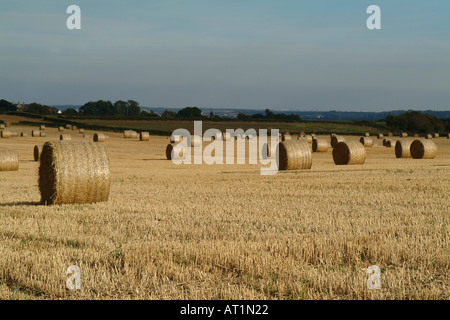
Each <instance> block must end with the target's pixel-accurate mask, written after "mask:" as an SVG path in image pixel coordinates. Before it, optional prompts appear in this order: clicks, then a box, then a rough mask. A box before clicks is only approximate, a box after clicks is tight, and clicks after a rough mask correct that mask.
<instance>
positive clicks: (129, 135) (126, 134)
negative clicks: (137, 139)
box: [123, 130, 131, 139]
mask: <svg viewBox="0 0 450 320" xmlns="http://www.w3.org/2000/svg"><path fill="white" fill-rule="evenodd" d="M123 137H124V138H125V139H130V138H131V130H124V132H123Z"/></svg>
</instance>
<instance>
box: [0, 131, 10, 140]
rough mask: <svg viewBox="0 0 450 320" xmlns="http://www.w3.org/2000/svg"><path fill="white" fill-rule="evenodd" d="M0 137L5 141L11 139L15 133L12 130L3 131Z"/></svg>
mask: <svg viewBox="0 0 450 320" xmlns="http://www.w3.org/2000/svg"><path fill="white" fill-rule="evenodd" d="M0 135H1V137H2V138H3V139H7V138H11V137H12V136H13V133H12V131H11V130H2V131H1V132H0Z"/></svg>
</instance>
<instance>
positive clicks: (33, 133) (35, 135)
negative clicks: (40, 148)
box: [31, 130, 41, 137]
mask: <svg viewBox="0 0 450 320" xmlns="http://www.w3.org/2000/svg"><path fill="white" fill-rule="evenodd" d="M31 136H32V137H40V136H41V132H40V131H39V130H31Z"/></svg>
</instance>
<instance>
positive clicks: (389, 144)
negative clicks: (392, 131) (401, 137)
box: [384, 139, 397, 148]
mask: <svg viewBox="0 0 450 320" xmlns="http://www.w3.org/2000/svg"><path fill="white" fill-rule="evenodd" d="M396 142H397V140H394V139H387V140H386V144H385V145H384V146H385V147H386V148H392V146H395V143H396Z"/></svg>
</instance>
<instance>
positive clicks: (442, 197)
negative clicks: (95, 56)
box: [0, 123, 450, 299]
mask: <svg viewBox="0 0 450 320" xmlns="http://www.w3.org/2000/svg"><path fill="white" fill-rule="evenodd" d="M225 124H226V123H225ZM243 124H244V123H243ZM250 125H251V124H250ZM274 127H275V125H274ZM13 129H14V130H16V131H18V132H21V131H25V132H30V131H31V129H32V128H31V127H17V126H13ZM130 129H133V127H130ZM188 129H189V128H188ZM46 131H47V137H38V138H32V137H30V136H28V137H17V138H10V139H0V148H4V149H14V150H17V152H18V154H19V159H20V168H19V171H15V172H0V190H1V192H0V197H1V198H0V221H1V223H0V299H449V285H450V283H449V275H448V270H449V267H450V266H449V263H450V253H449V226H450V224H449V223H450V215H449V202H448V200H449V198H448V195H449V186H450V184H449V177H450V140H448V139H446V138H439V139H433V141H434V142H435V143H436V144H437V146H438V148H439V150H438V155H437V157H436V158H435V159H432V160H413V159H396V158H395V153H394V148H385V147H383V146H382V143H381V140H378V139H376V138H375V137H373V139H374V140H375V141H376V142H377V145H376V146H374V147H372V148H366V151H367V160H366V162H365V164H364V165H355V166H336V165H334V163H333V159H332V155H331V148H329V149H328V151H327V152H324V153H313V165H312V169H311V170H302V171H285V172H279V173H278V174H276V175H275V176H261V175H260V167H261V166H260V165H248V164H245V165H237V164H236V165H226V164H224V165H205V164H203V165H175V164H173V163H172V162H171V161H168V160H166V157H165V148H166V145H167V144H168V142H169V140H168V138H167V137H162V136H151V137H150V141H147V142H140V141H138V140H130V139H124V138H123V134H121V133H114V132H109V133H107V134H108V135H109V136H110V138H109V139H107V140H106V141H105V146H106V148H107V151H108V154H109V159H110V169H111V175H112V185H111V194H110V198H109V201H108V202H105V203H98V204H85V205H61V206H41V205H39V204H38V203H39V200H40V194H39V190H38V187H37V180H38V175H37V174H38V173H37V170H38V165H39V164H38V162H35V161H33V147H34V145H36V144H40V145H42V144H43V143H44V142H45V141H49V140H55V139H58V137H59V134H60V133H59V132H57V129H56V128H47V129H46ZM95 132H97V131H89V130H86V132H85V133H87V134H89V135H90V137H91V138H90V139H88V138H82V135H81V134H78V133H77V132H74V131H69V130H68V131H67V132H66V133H69V134H71V135H72V140H83V141H92V140H91V139H92V135H93V133H95ZM324 137H325V136H324ZM326 137H327V138H328V136H326ZM347 138H348V139H349V140H352V139H358V138H359V137H357V136H354V137H347ZM74 183H76V181H74ZM71 265H77V266H79V268H80V270H81V290H75V291H71V290H69V289H67V287H66V280H67V278H68V275H66V270H67V268H68V267H69V266H71ZM371 265H377V266H379V267H380V269H381V288H380V289H379V290H369V289H368V287H367V279H368V277H369V275H368V274H367V273H366V270H367V268H368V267H369V266H371Z"/></svg>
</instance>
